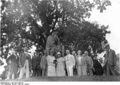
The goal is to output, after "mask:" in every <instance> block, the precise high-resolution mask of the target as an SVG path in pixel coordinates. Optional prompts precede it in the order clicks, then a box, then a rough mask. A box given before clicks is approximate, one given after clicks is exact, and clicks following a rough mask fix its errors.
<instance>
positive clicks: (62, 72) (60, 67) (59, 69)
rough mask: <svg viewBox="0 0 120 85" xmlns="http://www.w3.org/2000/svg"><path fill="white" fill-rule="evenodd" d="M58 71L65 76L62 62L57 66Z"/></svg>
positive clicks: (58, 74)
mask: <svg viewBox="0 0 120 85" xmlns="http://www.w3.org/2000/svg"><path fill="white" fill-rule="evenodd" d="M56 73H57V76H65V69H64V66H62V64H60V65H58V66H57V68H56Z"/></svg>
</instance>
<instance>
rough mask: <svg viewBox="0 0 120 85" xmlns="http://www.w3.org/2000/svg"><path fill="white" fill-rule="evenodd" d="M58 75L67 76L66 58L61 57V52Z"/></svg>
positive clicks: (58, 58)
mask: <svg viewBox="0 0 120 85" xmlns="http://www.w3.org/2000/svg"><path fill="white" fill-rule="evenodd" d="M56 73H57V76H65V59H64V58H63V57H61V53H60V52H58V53H57V68H56Z"/></svg>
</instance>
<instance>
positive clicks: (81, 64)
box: [77, 50, 87, 76]
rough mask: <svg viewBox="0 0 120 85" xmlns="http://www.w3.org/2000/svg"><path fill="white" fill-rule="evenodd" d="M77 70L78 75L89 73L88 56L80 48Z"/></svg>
mask: <svg viewBox="0 0 120 85" xmlns="http://www.w3.org/2000/svg"><path fill="white" fill-rule="evenodd" d="M77 72H78V76H83V75H87V63H86V58H85V56H84V54H83V55H81V51H80V50H78V55H77Z"/></svg>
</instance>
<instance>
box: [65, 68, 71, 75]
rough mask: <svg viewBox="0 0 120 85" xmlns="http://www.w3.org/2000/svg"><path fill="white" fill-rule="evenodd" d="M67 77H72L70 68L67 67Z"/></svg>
mask: <svg viewBox="0 0 120 85" xmlns="http://www.w3.org/2000/svg"><path fill="white" fill-rule="evenodd" d="M66 70H67V75H68V76H70V71H69V67H67V69H66Z"/></svg>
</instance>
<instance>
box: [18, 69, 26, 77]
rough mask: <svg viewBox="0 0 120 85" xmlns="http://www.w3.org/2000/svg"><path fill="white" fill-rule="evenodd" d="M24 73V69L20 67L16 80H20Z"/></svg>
mask: <svg viewBox="0 0 120 85" xmlns="http://www.w3.org/2000/svg"><path fill="white" fill-rule="evenodd" d="M24 71H25V68H24V67H21V68H20V74H19V77H18V79H22V78H23V75H24Z"/></svg>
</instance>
